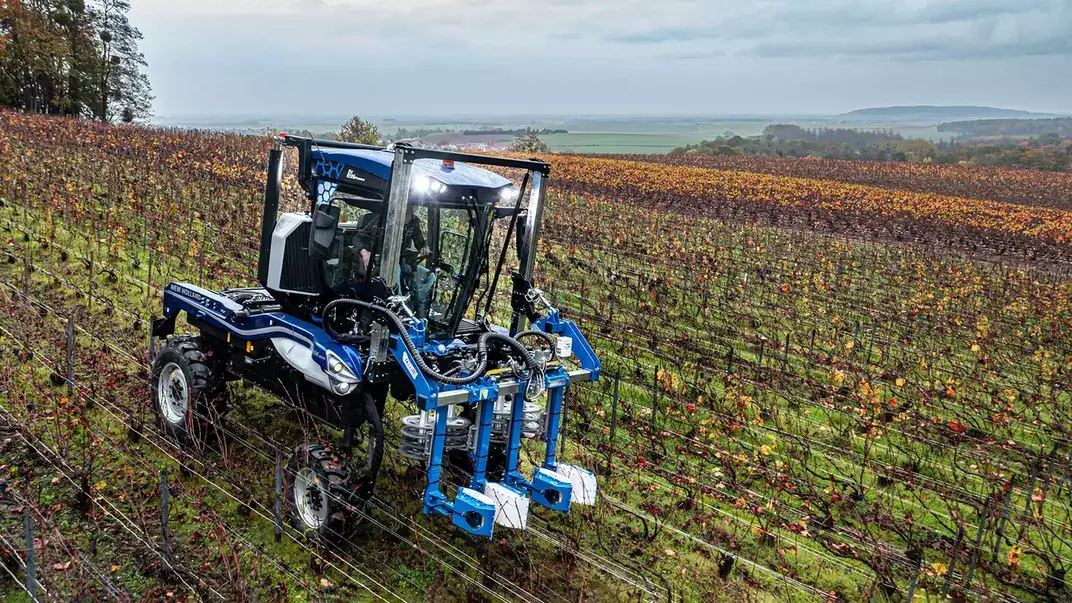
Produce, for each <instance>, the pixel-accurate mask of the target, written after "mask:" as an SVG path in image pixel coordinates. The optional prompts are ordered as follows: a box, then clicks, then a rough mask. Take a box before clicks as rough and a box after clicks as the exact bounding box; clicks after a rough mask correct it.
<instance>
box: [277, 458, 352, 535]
mask: <svg viewBox="0 0 1072 603" xmlns="http://www.w3.org/2000/svg"><path fill="white" fill-rule="evenodd" d="M283 480H284V481H283V487H284V492H285V494H286V500H287V515H288V517H289V518H290V524H291V525H293V526H294V528H295V529H297V530H298V531H299V532H301V533H302V534H304V535H305V536H306V537H307V538H312V539H315V540H317V541H319V542H320V543H322V544H339V543H341V542H343V541H344V540H345V539H346V537H347V534H349V533H350V531H351V530H352V529H353V527H354V524H356V523H357V517H356V515H357V514H356V510H355V509H354V508H353V507H352V505H351V504H350V502H349V501H348V500H347V499H349V498H350V497H349V496H347V495H346V494H345V492H346V491H347V488H348V487H349V481H350V480H349V468H348V466H347V463H346V461H345V460H344V459H343V458H342V457H341V456H338V455H336V454H335V451H334V450H333V449H332V448H331V447H329V446H326V445H324V444H315V443H308V442H307V443H305V444H301V445H300V446H298V447H297V448H295V450H294V454H293V455H291V457H290V459H289V460H288V461H287V463H286V466H285V467H284V469H283Z"/></svg>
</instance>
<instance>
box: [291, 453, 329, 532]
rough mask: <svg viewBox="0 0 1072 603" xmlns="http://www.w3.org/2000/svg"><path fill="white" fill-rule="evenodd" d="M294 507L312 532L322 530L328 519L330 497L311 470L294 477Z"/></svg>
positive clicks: (302, 471)
mask: <svg viewBox="0 0 1072 603" xmlns="http://www.w3.org/2000/svg"><path fill="white" fill-rule="evenodd" d="M294 506H295V507H297V512H298V517H299V518H301V521H302V523H303V524H305V526H306V527H307V528H309V529H312V530H318V529H320V526H322V525H324V522H326V521H327V519H328V497H327V493H326V492H324V488H323V486H322V485H321V483H320V478H319V477H317V475H316V473H315V472H314V471H313V470H312V469H310V468H308V467H307V468H305V469H302V470H301V471H298V475H296V476H295V477H294Z"/></svg>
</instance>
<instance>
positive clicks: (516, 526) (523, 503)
mask: <svg viewBox="0 0 1072 603" xmlns="http://www.w3.org/2000/svg"><path fill="white" fill-rule="evenodd" d="M484 494H487V495H488V498H490V499H491V500H492V501H493V503H494V504H495V523H497V524H499V525H501V526H503V527H505V528H510V529H513V530H524V529H525V526H527V525H528V521H529V498H528V497H527V496H525V495H523V494H520V493H519V492H517V491H516V490H514V489H513V488H509V487H507V486H504V485H502V484H499V483H496V482H488V483H487V485H485V486H484Z"/></svg>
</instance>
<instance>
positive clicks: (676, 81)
mask: <svg viewBox="0 0 1072 603" xmlns="http://www.w3.org/2000/svg"><path fill="white" fill-rule="evenodd" d="M132 4H133V5H134V8H133V9H132V12H131V20H132V21H133V23H134V24H135V25H136V26H137V27H139V28H140V29H141V31H142V33H143V34H144V35H145V40H144V41H143V42H142V49H143V51H144V52H145V56H146V58H147V60H148V61H149V75H150V78H151V80H152V84H153V88H154V92H155V95H156V97H157V99H156V103H155V109H156V113H157V115H158V116H162V117H166V116H175V115H208V114H212V115H251V116H252V115H316V114H324V115H343V114H352V113H361V114H365V115H378V116H386V115H451V114H495V115H509V114H534V113H536V114H562V115H576V114H647V115H686V114H693V115H695V114H705V115H722V114H782V115H785V114H813V113H819V114H830V113H839V112H842V111H848V110H851V109H856V108H860V107H866V106H881V105H894V104H981V105H995V106H1002V107H1008V108H1019V109H1030V110H1038V111H1055V112H1072V0H695V1H690V0H643V1H638V0H133V2H132Z"/></svg>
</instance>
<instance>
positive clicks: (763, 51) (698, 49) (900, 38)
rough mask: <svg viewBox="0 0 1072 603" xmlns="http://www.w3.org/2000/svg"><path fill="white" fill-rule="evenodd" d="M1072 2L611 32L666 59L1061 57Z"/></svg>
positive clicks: (934, 2)
mask: <svg viewBox="0 0 1072 603" xmlns="http://www.w3.org/2000/svg"><path fill="white" fill-rule="evenodd" d="M1070 5H1072V0H1015V1H1009V0H961V1H959V2H950V1H938V0H872V1H870V2H866V1H858V0H854V1H845V0H817V1H811V2H804V1H803V0H797V1H793V2H788V1H768V2H765V3H760V4H756V5H753V7H752V9H738V10H736V11H733V10H730V11H721V12H720V13H719V14H717V15H713V16H711V17H710V18H708V19H706V20H704V19H703V18H702V17H699V16H694V17H695V18H693V19H692V20H691V23H690V24H687V25H684V24H683V25H673V26H659V27H649V28H646V29H641V30H631V31H625V32H616V33H611V34H610V35H608V36H606V38H605V40H606V41H607V42H609V43H614V44H620V45H625V46H632V45H641V46H662V47H674V48H675V50H674V51H673V52H669V53H664V54H663V56H666V57H667V58H681V59H697V58H711V57H719V56H727V55H745V56H756V57H793V56H801V55H805V56H814V57H836V56H841V57H884V58H887V59H890V60H940V59H965V58H1002V57H1013V56H1038V55H1052V54H1057V55H1060V54H1068V53H1069V52H1070V51H1072V50H1070V48H1072V47H1070V45H1069V40H1070V39H1072V6H1070Z"/></svg>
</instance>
